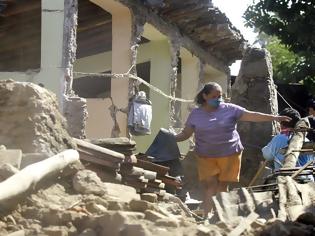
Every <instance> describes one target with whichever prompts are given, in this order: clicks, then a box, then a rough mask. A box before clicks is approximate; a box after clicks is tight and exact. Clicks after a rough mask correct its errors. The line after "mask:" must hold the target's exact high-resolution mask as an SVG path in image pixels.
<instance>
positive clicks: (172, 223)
mask: <svg viewBox="0 0 315 236" xmlns="http://www.w3.org/2000/svg"><path fill="white" fill-rule="evenodd" d="M155 225H157V226H163V227H179V222H178V221H177V220H176V219H171V218H164V219H159V220H157V221H156V222H155Z"/></svg>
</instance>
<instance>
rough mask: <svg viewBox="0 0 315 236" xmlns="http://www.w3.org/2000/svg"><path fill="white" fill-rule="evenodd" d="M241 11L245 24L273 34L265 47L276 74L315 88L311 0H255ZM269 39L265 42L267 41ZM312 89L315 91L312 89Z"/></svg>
mask: <svg viewBox="0 0 315 236" xmlns="http://www.w3.org/2000/svg"><path fill="white" fill-rule="evenodd" d="M256 2H257V3H256V4H253V5H251V6H249V7H248V9H247V10H246V12H245V14H244V18H245V19H246V26H249V27H253V28H255V29H257V30H258V31H259V32H264V33H266V34H267V35H270V36H275V37H276V38H278V39H279V41H277V40H276V39H275V38H273V40H271V41H270V42H269V44H268V46H267V48H268V49H269V50H270V51H271V54H272V57H273V66H274V67H275V68H274V73H275V77H276V78H277V79H278V80H282V81H286V82H300V83H304V84H306V85H307V86H311V87H313V88H315V37H314V35H315V7H314V3H313V0H258V1H256ZM267 43H268V42H267ZM312 92H314V93H315V90H313V91H312Z"/></svg>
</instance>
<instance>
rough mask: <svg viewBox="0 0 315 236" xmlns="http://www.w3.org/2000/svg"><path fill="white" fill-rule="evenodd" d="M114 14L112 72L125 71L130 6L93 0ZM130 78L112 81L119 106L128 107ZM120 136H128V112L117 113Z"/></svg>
mask: <svg viewBox="0 0 315 236" xmlns="http://www.w3.org/2000/svg"><path fill="white" fill-rule="evenodd" d="M91 2H93V3H95V4H97V5H98V6H100V7H101V8H103V9H104V10H106V11H107V12H110V13H111V14H112V73H125V72H127V71H128V70H129V69H130V67H131V50H130V47H131V39H132V37H131V34H132V16H131V13H130V10H129V8H127V7H126V6H124V5H122V4H121V3H119V2H117V1H114V0H106V1H102V0H91ZM128 93H129V80H117V79H116V80H115V79H113V80H112V81H111V97H112V99H113V103H114V105H115V106H116V107H117V108H127V106H128V99H129V98H128ZM116 120H117V123H118V125H119V129H120V133H119V136H127V114H124V113H122V112H117V113H116Z"/></svg>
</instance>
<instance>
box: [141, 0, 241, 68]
mask: <svg viewBox="0 0 315 236" xmlns="http://www.w3.org/2000/svg"><path fill="white" fill-rule="evenodd" d="M143 2H144V5H146V6H147V7H149V8H151V9H152V10H153V11H154V12H156V14H157V15H159V16H160V17H161V18H163V19H164V20H165V21H167V22H169V23H171V24H173V25H175V26H177V27H178V28H179V30H180V32H181V33H182V34H185V35H187V36H188V37H190V38H191V39H192V40H193V41H195V42H196V43H197V44H199V45H200V46H201V47H202V48H203V49H204V50H206V51H207V52H209V53H211V54H212V55H213V56H215V57H217V58H218V59H220V60H222V61H224V62H225V63H228V64H230V63H232V62H234V61H235V60H238V59H241V58H242V55H243V52H244V49H245V47H246V41H245V39H244V38H243V36H242V34H241V33H240V31H239V30H238V29H237V28H235V27H234V26H233V25H232V23H231V22H230V20H229V19H228V18H227V17H226V15H225V14H224V13H222V12H221V11H220V10H219V9H218V8H217V7H215V6H213V4H212V1H211V0H185V1H182V0H145V1H143Z"/></svg>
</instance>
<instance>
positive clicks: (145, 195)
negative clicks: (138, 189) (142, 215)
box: [140, 193, 158, 203]
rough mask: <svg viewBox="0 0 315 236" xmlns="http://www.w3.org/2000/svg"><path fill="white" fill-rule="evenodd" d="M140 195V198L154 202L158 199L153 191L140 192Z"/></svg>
mask: <svg viewBox="0 0 315 236" xmlns="http://www.w3.org/2000/svg"><path fill="white" fill-rule="evenodd" d="M140 197H141V200H144V201H148V202H153V203H155V202H157V201H158V197H157V195H156V194H155V193H142V194H141V196H140Z"/></svg>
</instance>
